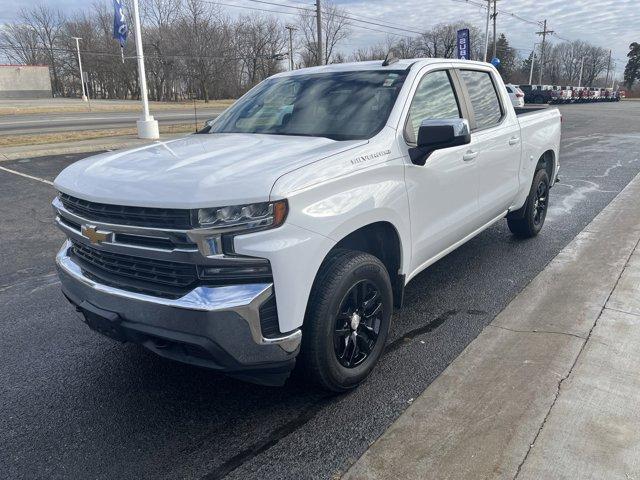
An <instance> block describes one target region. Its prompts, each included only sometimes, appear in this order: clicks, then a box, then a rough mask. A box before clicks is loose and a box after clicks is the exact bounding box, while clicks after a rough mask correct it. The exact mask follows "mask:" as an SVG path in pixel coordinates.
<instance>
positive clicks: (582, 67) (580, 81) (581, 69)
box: [578, 57, 584, 87]
mask: <svg viewBox="0 0 640 480" xmlns="http://www.w3.org/2000/svg"><path fill="white" fill-rule="evenodd" d="M583 71H584V57H582V62H580V78H579V79H578V87H582V72H583Z"/></svg>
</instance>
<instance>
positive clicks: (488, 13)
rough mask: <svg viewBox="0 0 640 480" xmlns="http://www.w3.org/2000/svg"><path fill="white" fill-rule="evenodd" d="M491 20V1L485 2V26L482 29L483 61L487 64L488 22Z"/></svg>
mask: <svg viewBox="0 0 640 480" xmlns="http://www.w3.org/2000/svg"><path fill="white" fill-rule="evenodd" d="M490 20H491V0H487V26H486V27H485V29H484V61H485V62H487V61H488V58H487V55H488V54H489V21H490Z"/></svg>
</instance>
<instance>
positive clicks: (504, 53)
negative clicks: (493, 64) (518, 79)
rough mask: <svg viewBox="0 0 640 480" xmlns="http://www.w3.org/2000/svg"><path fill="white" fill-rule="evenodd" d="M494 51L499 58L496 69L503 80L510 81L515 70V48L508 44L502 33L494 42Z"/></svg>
mask: <svg viewBox="0 0 640 480" xmlns="http://www.w3.org/2000/svg"><path fill="white" fill-rule="evenodd" d="M496 52H497V56H498V58H499V59H500V66H499V67H498V71H499V72H500V74H501V75H502V78H503V79H504V81H505V82H509V81H511V78H512V77H513V74H514V73H515V72H516V68H517V66H516V60H517V55H516V51H515V49H513V48H511V47H510V46H509V40H507V37H506V36H505V34H504V33H501V34H500V37H498V40H497V42H496Z"/></svg>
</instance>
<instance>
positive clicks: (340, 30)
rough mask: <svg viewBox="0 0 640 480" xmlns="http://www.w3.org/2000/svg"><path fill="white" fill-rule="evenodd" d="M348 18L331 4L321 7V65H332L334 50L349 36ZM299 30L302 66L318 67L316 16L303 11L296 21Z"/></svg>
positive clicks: (342, 10) (340, 9)
mask: <svg viewBox="0 0 640 480" xmlns="http://www.w3.org/2000/svg"><path fill="white" fill-rule="evenodd" d="M349 27H350V23H349V17H348V15H347V12H346V10H344V9H343V8H341V7H338V6H337V5H335V4H333V3H328V2H327V3H325V4H324V5H323V7H322V37H323V38H322V42H323V47H322V53H323V56H324V58H323V59H322V63H323V64H329V63H333V57H334V55H335V49H336V46H337V45H338V43H339V42H341V41H342V40H345V39H346V38H348V37H349V35H350V34H351V30H350V28H349ZM298 29H299V30H300V33H301V36H302V40H301V45H300V49H301V53H300V56H301V58H302V66H304V67H310V66H313V65H318V64H319V63H320V62H319V61H318V32H317V26H316V16H315V14H313V13H310V12H307V11H303V12H301V13H300V17H299V19H298Z"/></svg>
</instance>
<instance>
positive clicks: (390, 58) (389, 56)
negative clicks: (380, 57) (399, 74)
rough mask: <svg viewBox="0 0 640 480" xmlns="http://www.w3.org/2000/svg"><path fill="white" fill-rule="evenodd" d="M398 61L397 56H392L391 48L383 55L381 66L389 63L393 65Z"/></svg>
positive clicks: (386, 65)
mask: <svg viewBox="0 0 640 480" xmlns="http://www.w3.org/2000/svg"><path fill="white" fill-rule="evenodd" d="M398 61H399V59H398V58H396V57H394V56H393V53H392V52H391V50H389V51H388V52H387V55H386V56H385V57H384V61H383V62H382V66H383V67H388V66H389V65H393V64H394V63H397V62H398Z"/></svg>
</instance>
